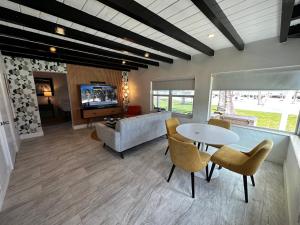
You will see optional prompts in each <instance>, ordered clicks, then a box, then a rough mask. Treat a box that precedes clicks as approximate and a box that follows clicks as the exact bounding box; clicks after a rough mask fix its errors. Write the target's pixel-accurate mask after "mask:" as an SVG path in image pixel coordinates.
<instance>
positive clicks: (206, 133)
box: [176, 123, 240, 179]
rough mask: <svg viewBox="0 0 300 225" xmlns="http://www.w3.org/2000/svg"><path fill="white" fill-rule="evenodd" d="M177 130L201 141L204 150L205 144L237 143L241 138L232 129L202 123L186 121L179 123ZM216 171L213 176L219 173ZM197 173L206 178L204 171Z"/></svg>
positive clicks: (196, 140) (194, 139) (183, 134)
mask: <svg viewBox="0 0 300 225" xmlns="http://www.w3.org/2000/svg"><path fill="white" fill-rule="evenodd" d="M176 131H177V133H179V134H180V135H182V136H183V137H185V138H188V139H190V140H193V141H195V142H198V143H200V145H202V150H204V149H203V148H204V144H212V145H230V144H234V143H237V142H238V141H239V139H240V138H239V136H238V135H237V134H236V133H234V132H233V131H232V130H228V129H225V128H223V127H218V126H214V125H209V124H202V123H185V124H182V125H179V126H178V127H177V128H176ZM210 167H211V165H209V169H210ZM216 172H217V171H216ZM216 172H215V173H214V175H213V177H212V178H216V177H217V176H218V175H219V173H218V172H217V173H216ZM195 175H196V176H198V177H201V178H204V179H205V178H206V176H205V174H204V173H203V172H198V173H195Z"/></svg>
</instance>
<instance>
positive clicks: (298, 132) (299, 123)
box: [207, 88, 300, 137]
mask: <svg viewBox="0 0 300 225" xmlns="http://www.w3.org/2000/svg"><path fill="white" fill-rule="evenodd" d="M213 91H216V90H213V89H212V88H210V93H209V101H208V113H207V121H209V119H210V118H211V115H212V111H211V105H212V94H213ZM233 91H238V90H233ZM240 91H247V90H240ZM257 91H259V90H257ZM232 126H237V127H244V128H246V129H257V130H262V131H266V132H274V133H281V134H287V135H297V136H299V137H300V111H299V113H298V115H297V122H296V128H295V131H294V132H291V131H285V130H278V129H274V128H268V127H260V126H251V125H239V124H232Z"/></svg>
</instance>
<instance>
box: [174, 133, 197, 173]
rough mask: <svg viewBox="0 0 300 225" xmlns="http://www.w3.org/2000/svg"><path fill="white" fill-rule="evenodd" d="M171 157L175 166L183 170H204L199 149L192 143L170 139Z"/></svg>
mask: <svg viewBox="0 0 300 225" xmlns="http://www.w3.org/2000/svg"><path fill="white" fill-rule="evenodd" d="M169 145H170V155H171V160H172V162H173V164H174V165H175V166H177V167H180V168H181V169H183V170H186V171H189V172H196V171H199V170H200V169H202V167H203V165H202V164H201V156H200V154H199V150H198V149H197V147H196V146H195V145H193V144H191V143H186V142H182V141H179V140H177V139H175V138H173V137H169Z"/></svg>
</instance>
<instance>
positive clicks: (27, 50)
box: [0, 43, 137, 70]
mask: <svg viewBox="0 0 300 225" xmlns="http://www.w3.org/2000/svg"><path fill="white" fill-rule="evenodd" d="M0 50H1V51H9V52H17V53H21V54H28V55H35V56H41V57H48V58H50V59H53V60H56V59H59V60H67V61H72V62H74V63H83V64H85V65H90V66H97V67H103V66H105V67H110V68H120V69H125V70H130V69H135V70H136V69H137V67H132V66H123V65H116V64H113V63H107V62H93V61H89V60H86V59H82V58H79V57H76V56H65V55H60V54H56V53H51V52H50V51H42V50H35V49H31V48H26V47H20V46H10V45H7V44H3V43H0Z"/></svg>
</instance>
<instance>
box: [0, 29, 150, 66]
mask: <svg viewBox="0 0 300 225" xmlns="http://www.w3.org/2000/svg"><path fill="white" fill-rule="evenodd" d="M0 43H2V44H6V45H9V46H18V47H26V48H29V49H34V50H37V51H39V50H40V51H45V52H49V51H50V48H51V47H54V46H52V45H45V44H40V43H35V42H31V41H27V40H22V39H18V38H12V37H6V36H1V34H0ZM55 50H56V52H55V54H57V55H59V56H70V57H72V56H75V57H77V58H78V59H82V60H85V61H87V62H89V61H90V62H94V63H101V62H102V63H110V64H114V65H115V66H128V67H132V68H129V69H135V68H137V67H143V68H148V66H147V65H144V64H138V63H133V62H130V61H126V60H119V59H113V58H107V57H103V56H99V55H94V54H88V53H84V52H78V51H74V50H71V49H65V48H58V47H55ZM124 64H125V65H124Z"/></svg>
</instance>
